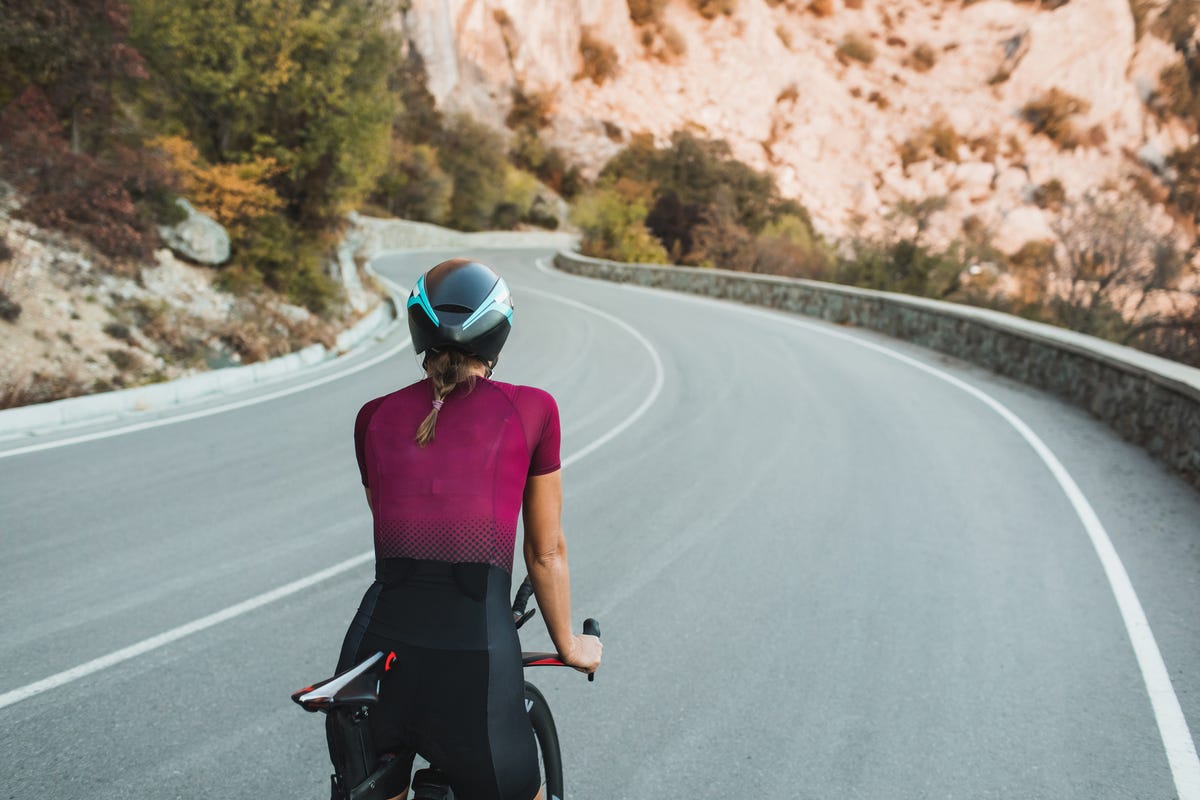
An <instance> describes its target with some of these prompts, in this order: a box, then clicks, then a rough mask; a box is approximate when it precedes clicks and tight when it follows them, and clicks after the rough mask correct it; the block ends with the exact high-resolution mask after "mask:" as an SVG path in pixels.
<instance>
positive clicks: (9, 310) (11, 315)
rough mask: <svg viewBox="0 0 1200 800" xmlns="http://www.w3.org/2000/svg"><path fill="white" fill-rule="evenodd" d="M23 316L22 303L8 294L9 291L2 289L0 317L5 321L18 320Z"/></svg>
mask: <svg viewBox="0 0 1200 800" xmlns="http://www.w3.org/2000/svg"><path fill="white" fill-rule="evenodd" d="M20 316H21V304H20V303H18V302H17V301H16V300H13V299H12V298H11V297H9V296H8V292H6V291H4V290H3V289H0V319H2V320H4V321H5V322H16V321H17V319H18V318H19V317H20Z"/></svg>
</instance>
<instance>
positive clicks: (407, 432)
mask: <svg viewBox="0 0 1200 800" xmlns="http://www.w3.org/2000/svg"><path fill="white" fill-rule="evenodd" d="M407 310H408V325H409V330H410V332H411V334H412V343H413V349H414V350H415V351H416V352H417V353H418V354H423V355H424V359H423V362H422V366H423V368H424V370H425V373H426V377H425V379H423V380H421V381H418V382H417V383H414V384H412V385H410V386H407V387H405V388H403V389H400V390H399V391H396V392H392V393H391V394H388V395H385V396H383V397H379V398H376V399H374V400H371V401H370V402H368V403H367V404H366V405H364V406H363V407H362V410H361V411H359V413H358V418H357V420H356V422H355V426H354V444H355V451H356V454H357V456H358V464H359V470H360V472H361V475H362V482H363V486H364V487H365V488H366V494H367V503H368V504H369V505H370V507H371V511H372V514H373V516H374V536H375V559H376V561H375V565H376V566H375V582H374V583H373V584H372V585H371V587H370V588H369V589H368V590H367V592H366V595H365V596H364V597H363V601H362V604H361V605H360V606H359V609H358V613H357V614H356V615H355V617H354V620H353V621H352V622H351V624H350V628H349V630H348V631H347V633H346V638H345V642H344V643H343V645H342V652H341V657H340V659H339V662H338V671H339V672H340V671H342V670H345V669H348V668H349V667H351V666H353V665H354V664H356V663H358V662H359V661H361V660H362V659H363V658H366V657H369V656H370V655H371V654H373V653H375V652H379V651H382V652H384V653H389V654H390V653H393V652H394V653H395V658H394V659H393V658H391V657H390V656H389V664H388V669H387V671H386V672H385V673H384V677H383V684H382V687H381V690H380V697H381V703H380V707H379V709H378V710H377V711H376V712H375V714H374V715H373V716H372V717H371V718H370V724H371V731H372V735H373V737H374V741H375V744H376V748H377V750H378V751H379V752H381V753H392V754H395V755H396V756H397V757H398V758H402V759H407V766H406V767H404V766H402V767H401V769H400V774H402V775H403V776H404V780H405V781H407V776H408V775H409V774H410V773H411V764H412V759H413V756H414V753H417V752H419V753H420V754H421V755H422V756H424V757H425V758H427V759H429V760H430V761H431V762H432V763H435V764H436V765H437V766H438V768H439V769H441V770H442V771H443V772H444V773H445V774H446V775H447V777H448V778H449V781H450V784H451V788H452V789H453V791H454V794H455V797H457V798H459V799H460V800H492V799H493V798H494V799H495V800H532V798H535V796H536V797H537V798H541V790H540V787H539V783H540V779H539V775H538V767H537V751H536V744H535V741H534V736H533V732H532V729H531V727H530V724H529V719H528V717H527V716H526V712H525V705H524V679H523V676H522V668H521V657H520V643H519V641H518V639H517V633H516V628H515V625H514V623H513V618H512V612H511V610H510V608H509V606H510V600H509V598H510V594H511V572H512V560H513V549H514V543H515V537H516V526H517V515H518V512H521V511H523V512H524V531H525V535H524V542H523V547H522V550H523V554H524V558H525V564H526V567H527V569H528V572H529V577H530V580H531V581H532V583H533V587H534V593H535V595H536V597H537V603H538V607H539V608H540V609H541V611H542V615H543V618H544V619H545V623H546V628H547V630H548V632H549V634H550V638H551V640H552V641H553V643H554V646H555V648H557V650H558V653H559V656H560V658H561V659H562V660H563V661H564V662H565V663H567V664H568V665H570V666H573V667H575V668H576V669H578V670H580V671H583V672H592V671H594V670H595V669H596V668H597V667H598V666H599V664H600V657H601V645H600V641H599V639H598V638H596V637H594V636H580V635H574V634H572V633H571V625H570V617H571V612H570V590H569V582H568V572H567V552H566V543H565V540H564V538H563V533H562V528H561V523H560V516H561V508H562V482H561V472H560V462H559V420H558V408H557V406H556V405H555V402H554V399H553V398H552V397H551V396H550V395H549V394H548V393H547V392H544V391H542V390H540V389H535V388H532V387H528V386H513V385H510V384H506V383H500V382H498V381H493V380H491V374H492V369H493V368H494V367H495V365H496V359H497V357H498V356H499V354H500V349H501V348H502V347H503V345H504V342H505V339H507V337H508V333H509V331H510V329H511V326H512V325H511V319H512V313H513V305H512V298H511V296H510V294H509V290H508V286H507V284H506V283H505V282H504V280H503V279H502V278H500V277H499V276H498V275H497V274H496V273H495V272H493V271H492V270H491V269H490V268H489V267H487V266H485V265H483V264H480V263H478V262H475V261H469V260H466V259H454V260H451V261H445V262H443V263H441V264H438V265H437V266H435V267H433V268H432V269H430V270H429V271H428V272H426V273H425V274H424V275H422V276H421V278H420V279H419V280H418V281H417V284H416V287H415V288H414V289H413V290H412V293H411V295H410V296H409V298H408V309H407ZM329 740H330V754H331V757H332V759H333V761H334V768H335V770H336V771H337V772H339V773H340V772H341V766H340V764H339V759H340V754H339V753H338V752H336V751H337V749H338V747H337V745H336V741H337V736H335V735H334V733H333V731H332V730H331V731H330V736H329ZM348 788H349V787H347V790H348ZM334 791H335V796H336V794H337V791H338V790H337V788H336V779H335V790H334ZM389 791H390V790H389ZM398 791H399V794H398V795H397V796H398V797H406V796H407V784H405V787H404V789H403V790H398Z"/></svg>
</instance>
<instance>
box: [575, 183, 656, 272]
mask: <svg viewBox="0 0 1200 800" xmlns="http://www.w3.org/2000/svg"><path fill="white" fill-rule="evenodd" d="M645 219H646V206H645V205H644V203H642V202H641V201H639V200H637V199H630V198H629V197H627V196H624V195H622V194H621V193H620V192H619V191H617V190H615V189H609V188H600V189H593V190H591V191H589V192H587V193H585V194H584V195H583V196H582V197H580V198H579V201H578V202H577V203H576V204H575V208H574V209H573V211H572V212H571V221H572V222H574V223H575V224H576V225H577V226H579V228H580V230H582V231H583V240H582V242H581V244H580V249H581V250H582V251H583V252H584V254H586V255H590V256H594V257H596V258H610V259H613V260H615V261H626V262H631V263H649V264H665V263H667V251H666V250H664V249H663V246H662V244H660V243H659V241H658V240H657V239H655V238H654V236H653V235H651V233H650V231H649V230H647V229H646V225H645Z"/></svg>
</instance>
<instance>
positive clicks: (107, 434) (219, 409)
mask: <svg viewBox="0 0 1200 800" xmlns="http://www.w3.org/2000/svg"><path fill="white" fill-rule="evenodd" d="M410 341H411V340H410V339H407V338H406V339H404V340H403V341H401V342H399V343H397V344H395V345H394V346H392V347H390V348H388V349H387V350H386V351H384V352H383V353H380V354H379V355H377V356H375V357H374V358H372V359H370V360H368V361H364V362H362V363H361V364H355V365H354V366H353V367H349V368H348V369H344V370H341V371H340V372H335V373H332V374H330V375H326V376H324V377H321V378H317V379H315V380H311V381H308V382H306V383H301V384H297V385H296V386H289V387H288V388H286V389H280V390H278V391H274V392H270V393H268V394H261V395H256V396H254V397H249V398H246V399H245V400H237V401H234V402H232V403H222V404H221V405H219V406H213V407H212V408H205V409H201V410H199V411H190V412H187V413H185V414H174V415H172V416H167V417H160V418H158V419H152V420H147V421H146V422H135V423H133V424H131V425H122V426H121V427H119V428H111V429H109V430H104V431H96V432H95V433H85V434H81V435H79V436H71V437H69V438H66V439H56V440H54V441H52V442H42V443H40V444H31V445H27V446H25V447H16V448H13V449H12V450H3V451H0V458H9V457H10V456H19V455H24V454H25V453H37V452H40V451H42V450H53V449H54V448H56V447H66V446H67V445H72V444H81V443H82V442H94V441H96V440H97V439H108V438H111V437H113V436H122V435H124V434H126V433H134V432H135V431H144V430H149V429H150V428H161V427H162V426H164V425H174V424H175V423H177V422H187V421H188V420H193V419H200V418H202V417H211V416H212V415H214V414H223V413H225V412H226V411H233V410H235V409H238V408H245V407H246V406H253V405H257V404H259V403H265V402H267V401H268V400H276V399H278V398H280V397H287V396H288V395H290V394H296V393H297V392H303V391H307V390H308V389H313V388H315V387H317V386H322V385H324V384H326V383H330V382H332V381H336V380H340V379H342V378H345V377H347V376H349V375H353V374H354V373H356V372H362V371H363V370H364V369H367V368H369V367H373V366H375V365H376V364H378V363H379V362H380V361H386V360H387V359H389V358H391V357H392V356H394V355H396V353H399V352H400V351H401V350H403V349H404V348H405V347H408V345H409V343H410Z"/></svg>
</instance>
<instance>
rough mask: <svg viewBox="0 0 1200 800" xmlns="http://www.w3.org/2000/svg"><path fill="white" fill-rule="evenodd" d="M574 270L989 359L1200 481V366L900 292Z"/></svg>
mask: <svg viewBox="0 0 1200 800" xmlns="http://www.w3.org/2000/svg"><path fill="white" fill-rule="evenodd" d="M554 263H555V266H556V267H558V268H559V269H560V270H562V271H564V272H569V273H571V274H575V275H583V276H586V277H591V278H600V279H603V280H608V281H615V282H618V283H633V284H638V285H640V286H652V287H656V288H661V289H671V290H674V291H680V292H688V293H691V294H699V295H704V296H707V297H716V298H721V299H726V300H736V301H738V302H742V303H747V304H750V305H757V306H765V307H767V308H774V309H779V310H782V311H790V312H792V313H796V314H803V315H805V316H810V317H817V318H819V319H824V320H828V321H830V322H836V323H839V324H848V325H855V326H858V327H861V328H867V329H869V330H874V331H879V332H880V333H884V334H887V335H888V336H893V337H895V338H897V339H904V340H906V341H910V342H914V343H916V344H920V345H923V346H925V347H929V348H931V349H933V350H937V351H939V352H942V353H946V354H948V355H952V356H954V357H956V358H961V359H963V360H964V361H969V362H971V363H973V364H978V365H979V366H983V367H987V368H989V369H991V370H993V371H995V372H997V373H999V374H1001V375H1005V376H1007V377H1010V378H1014V379H1016V380H1019V381H1022V382H1024V383H1027V384H1029V385H1031V386H1035V387H1037V388H1039V389H1046V390H1048V391H1051V392H1053V393H1054V394H1056V395H1058V396H1060V397H1062V398H1064V399H1066V400H1068V401H1070V402H1072V403H1074V404H1075V405H1077V406H1080V407H1082V408H1084V409H1087V410H1088V411H1089V412H1091V413H1092V414H1093V415H1094V416H1096V417H1098V418H1100V419H1101V420H1103V421H1104V422H1106V423H1107V424H1108V425H1109V426H1111V427H1112V428H1113V430H1115V431H1116V432H1117V433H1119V434H1120V435H1121V436H1122V437H1124V438H1125V439H1128V440H1129V441H1131V442H1134V443H1136V444H1138V445H1141V446H1142V447H1143V448H1145V449H1146V450H1147V451H1148V452H1149V453H1151V454H1152V455H1153V456H1155V457H1156V458H1158V459H1160V460H1161V461H1163V462H1164V463H1166V464H1167V466H1169V467H1170V468H1171V469H1172V470H1174V471H1175V472H1176V473H1178V474H1179V475H1181V476H1182V477H1183V478H1184V480H1186V481H1187V482H1188V483H1190V484H1191V485H1192V486H1194V487H1196V488H1198V489H1200V369H1194V368H1192V367H1188V366H1185V365H1183V364H1178V363H1176V362H1173V361H1168V360H1166V359H1163V358H1159V357H1157V356H1152V355H1149V354H1146V353H1142V352H1141V351H1138V350H1134V349H1132V348H1129V347H1123V346H1121V345H1117V344H1113V343H1111V342H1106V341H1103V340H1101V339H1096V338H1095V337H1092V336H1085V335H1083V334H1079V333H1075V332H1074V331H1068V330H1065V329H1062V328H1055V327H1054V326H1052V325H1044V324H1042V323H1038V322H1030V321H1028V320H1024V319H1021V318H1019V317H1015V316H1012V315H1011V314H1003V313H1000V312H997V311H991V310H988V309H981V308H972V307H970V306H962V305H957V304H955V303H947V302H943V301H939V300H929V299H925V298H920V297H912V296H909V295H902V294H895V293H892V292H878V291H872V290H869V289H857V288H854V287H850V286H840V285H837V284H829V283H821V282H819V281H810V280H801V279H796V278H781V277H775V276H766V275H755V274H748V273H744V272H732V271H729V270H721V269H702V268H696V267H674V266H661V265H655V264H622V263H618V262H614V261H604V260H601V259H594V258H589V257H587V256H582V255H580V254H578V253H571V252H567V251H560V252H559V253H558V255H556V256H555V258H554Z"/></svg>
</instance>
